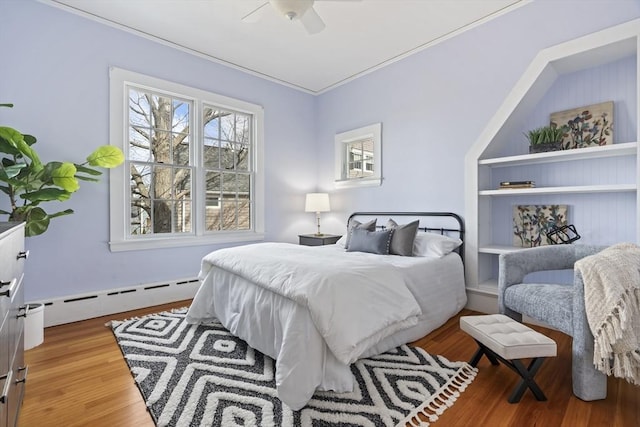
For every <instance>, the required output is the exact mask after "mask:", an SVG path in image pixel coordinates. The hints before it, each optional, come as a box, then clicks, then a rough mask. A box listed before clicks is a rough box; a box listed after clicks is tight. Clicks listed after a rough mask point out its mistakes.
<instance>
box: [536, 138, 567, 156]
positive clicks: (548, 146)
mask: <svg viewBox="0 0 640 427" xmlns="http://www.w3.org/2000/svg"><path fill="white" fill-rule="evenodd" d="M559 150H562V141H557V142H547V143H544V144H536V145H530V146H529V153H530V154H533V153H546V152H547V151H559Z"/></svg>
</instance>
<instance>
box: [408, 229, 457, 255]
mask: <svg viewBox="0 0 640 427" xmlns="http://www.w3.org/2000/svg"><path fill="white" fill-rule="evenodd" d="M461 244H462V240H460V239H454V238H452V237H449V236H443V235H441V234H436V233H418V235H417V236H416V239H415V241H414V243H413V255H414V256H435V257H443V256H445V255H447V254H448V253H451V252H452V251H453V250H454V249H455V248H457V247H458V246H460V245H461Z"/></svg>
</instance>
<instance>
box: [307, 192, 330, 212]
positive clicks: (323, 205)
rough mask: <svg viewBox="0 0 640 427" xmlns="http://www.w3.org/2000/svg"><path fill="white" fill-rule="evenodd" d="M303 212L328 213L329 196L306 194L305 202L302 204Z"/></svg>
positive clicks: (324, 194) (325, 194)
mask: <svg viewBox="0 0 640 427" xmlns="http://www.w3.org/2000/svg"><path fill="white" fill-rule="evenodd" d="M304 210H305V212H329V211H330V210H331V207H330V206H329V194H327V193H308V194H307V200H306V202H305V204H304Z"/></svg>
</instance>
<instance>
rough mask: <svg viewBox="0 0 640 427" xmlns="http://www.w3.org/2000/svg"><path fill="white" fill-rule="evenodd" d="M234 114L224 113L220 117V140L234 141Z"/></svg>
mask: <svg viewBox="0 0 640 427" xmlns="http://www.w3.org/2000/svg"><path fill="white" fill-rule="evenodd" d="M235 117H236V116H235V114H233V113H229V112H224V113H223V114H222V117H220V139H222V140H225V141H235V137H236V136H235V135H236V132H235Z"/></svg>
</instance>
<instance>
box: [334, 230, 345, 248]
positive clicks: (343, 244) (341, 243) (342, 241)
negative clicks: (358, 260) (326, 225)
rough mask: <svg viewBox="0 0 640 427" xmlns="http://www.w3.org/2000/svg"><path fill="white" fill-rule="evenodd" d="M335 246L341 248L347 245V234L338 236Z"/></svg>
mask: <svg viewBox="0 0 640 427" xmlns="http://www.w3.org/2000/svg"><path fill="white" fill-rule="evenodd" d="M336 246H339V247H341V248H342V249H344V248H346V247H347V235H346V234H343V235H342V237H340V238H339V239H338V241H337V242H336Z"/></svg>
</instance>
